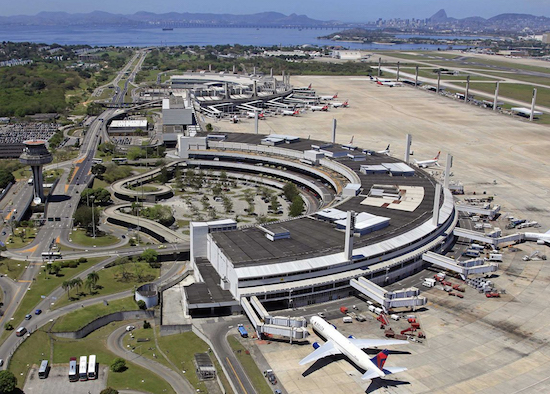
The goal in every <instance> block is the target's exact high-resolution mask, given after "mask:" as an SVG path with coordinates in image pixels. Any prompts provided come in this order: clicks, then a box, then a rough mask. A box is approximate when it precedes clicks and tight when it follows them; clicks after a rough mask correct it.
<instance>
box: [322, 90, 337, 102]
mask: <svg viewBox="0 0 550 394" xmlns="http://www.w3.org/2000/svg"><path fill="white" fill-rule="evenodd" d="M335 98H338V92H336V94H335V95H333V96H320V99H321V100H333V99H335Z"/></svg>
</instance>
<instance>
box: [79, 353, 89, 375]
mask: <svg viewBox="0 0 550 394" xmlns="http://www.w3.org/2000/svg"><path fill="white" fill-rule="evenodd" d="M86 361H87V358H86V356H80V368H78V378H79V380H88V373H87V372H86V371H88V363H87V362H86Z"/></svg>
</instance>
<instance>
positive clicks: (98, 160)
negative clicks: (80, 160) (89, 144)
mask: <svg viewBox="0 0 550 394" xmlns="http://www.w3.org/2000/svg"><path fill="white" fill-rule="evenodd" d="M92 163H94V164H101V163H103V159H99V158H97V157H94V158H93V159H92Z"/></svg>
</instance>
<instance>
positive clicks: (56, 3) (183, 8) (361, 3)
mask: <svg viewBox="0 0 550 394" xmlns="http://www.w3.org/2000/svg"><path fill="white" fill-rule="evenodd" d="M442 8H443V9H445V11H446V12H447V15H448V16H449V17H453V18H465V17H469V16H481V17H484V18H490V17H493V16H495V15H498V14H503V13H518V14H533V15H537V16H549V17H550V1H548V0H524V1H522V2H518V1H517V0H485V1H482V2H480V1H478V0H460V1H456V0H453V1H451V0H420V1H411V0H386V1H383V2H380V1H372V0H345V1H344V2H341V1H337V0H305V1H296V0H279V1H277V2H273V3H265V2H258V1H256V0H254V1H253V0H237V1H233V2H228V1H227V0H210V1H208V2H189V3H187V4H185V3H184V4H182V2H181V1H178V0H164V1H163V2H151V1H150V0H119V1H117V2H113V1H112V0H95V1H93V2H82V1H74V0H50V1H48V2H45V1H44V0H25V1H24V2H22V3H18V2H9V3H5V4H3V5H2V8H1V9H0V15H2V16H10V15H35V14H37V13H39V12H42V11H54V12H56V11H57V12H59V11H64V12H68V13H88V12H92V11H106V12H110V13H116V14H134V13H135V12H138V11H148V12H154V13H157V14H161V13H167V12H190V13H214V14H254V13H259V12H266V11H275V12H280V13H283V14H292V13H295V14H305V15H307V16H308V17H310V18H313V19H321V20H339V21H342V22H369V21H375V20H377V19H378V18H382V19H392V18H401V19H405V18H417V19H422V18H428V17H430V16H431V15H433V14H434V13H436V12H437V11H439V10H440V9H442Z"/></svg>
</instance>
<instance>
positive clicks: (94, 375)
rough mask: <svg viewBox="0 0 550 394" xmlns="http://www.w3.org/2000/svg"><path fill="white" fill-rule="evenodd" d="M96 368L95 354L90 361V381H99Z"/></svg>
mask: <svg viewBox="0 0 550 394" xmlns="http://www.w3.org/2000/svg"><path fill="white" fill-rule="evenodd" d="M96 367H97V365H96V362H95V354H91V355H90V358H89V359H88V380H93V379H97V373H96Z"/></svg>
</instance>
